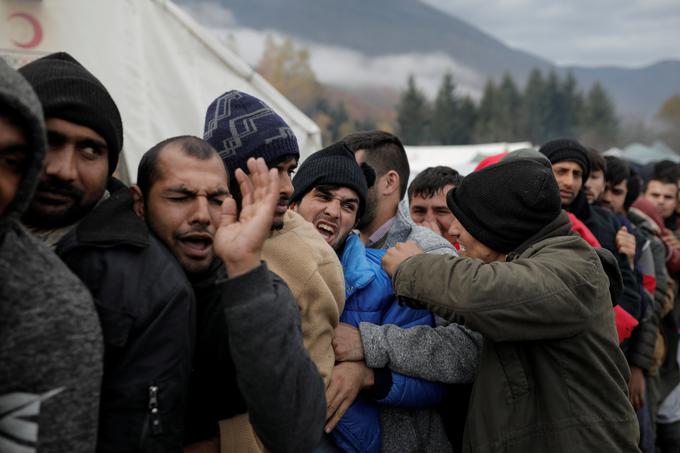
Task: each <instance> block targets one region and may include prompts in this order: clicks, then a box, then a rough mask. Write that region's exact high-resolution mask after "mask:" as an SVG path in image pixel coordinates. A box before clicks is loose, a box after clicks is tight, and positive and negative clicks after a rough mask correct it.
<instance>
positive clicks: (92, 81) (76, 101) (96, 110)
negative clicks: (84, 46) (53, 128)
mask: <svg viewBox="0 0 680 453" xmlns="http://www.w3.org/2000/svg"><path fill="white" fill-rule="evenodd" d="M19 72H20V73H21V75H23V76H24V77H25V78H26V80H28V83H30V84H31V86H32V87H33V89H34V90H35V92H36V94H37V95H38V99H40V103H41V104H42V107H43V111H44V112H45V118H46V119H50V118H59V119H63V120H66V121H70V122H72V123H75V124H78V125H81V126H85V127H89V128H90V129H92V130H93V131H95V132H96V133H98V134H99V135H101V136H102V137H103V138H104V140H105V141H106V145H107V147H108V155H109V175H110V174H112V173H113V172H114V170H115V169H116V166H117V165H118V156H119V155H120V151H121V149H122V148H123V122H122V121H121V119H120V112H118V107H116V103H115V102H114V101H113V98H111V95H110V94H109V92H108V91H107V90H106V88H105V87H104V85H102V83H101V82H100V81H99V80H98V79H97V78H96V77H95V76H94V75H92V73H90V72H89V71H88V70H87V69H85V68H84V67H83V65H81V64H80V63H79V62H78V61H77V60H76V59H75V58H73V57H72V56H71V55H69V54H67V53H65V52H58V53H53V54H50V55H47V56H45V57H42V58H39V59H37V60H35V61H32V62H31V63H29V64H27V65H25V66H23V67H21V68H19Z"/></svg>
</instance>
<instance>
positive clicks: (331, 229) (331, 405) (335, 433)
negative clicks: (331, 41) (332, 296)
mask: <svg viewBox="0 0 680 453" xmlns="http://www.w3.org/2000/svg"><path fill="white" fill-rule="evenodd" d="M374 181H375V172H374V171H373V169H372V168H371V167H370V166H368V165H366V164H362V165H359V164H358V163H357V162H356V160H355V158H354V153H353V152H352V151H351V150H350V149H349V148H348V147H347V145H345V144H344V143H343V142H338V143H335V144H333V145H330V146H328V147H327V148H324V149H322V150H320V151H317V152H316V153H314V154H312V155H311V156H310V157H309V158H308V159H307V160H305V161H304V162H303V163H302V165H301V166H300V168H299V169H298V170H297V172H296V174H295V177H294V178H293V188H294V190H293V194H292V196H291V209H292V210H294V211H296V212H297V213H298V214H300V215H301V216H302V217H303V218H304V219H305V220H306V221H307V222H310V223H311V224H312V225H313V226H314V228H315V229H316V230H317V231H318V232H319V234H321V236H322V237H323V238H324V239H325V241H326V242H327V243H328V244H329V245H331V246H332V247H333V249H334V250H335V252H336V253H337V254H338V256H339V257H340V262H341V263H342V267H343V272H344V277H345V278H344V280H345V294H346V295H347V299H346V301H345V309H344V310H343V312H342V313H341V315H340V321H342V322H343V323H347V324H351V325H353V326H358V325H359V323H360V322H361V321H369V322H372V323H374V324H381V325H382V324H394V325H398V326H402V327H406V326H408V327H411V326H415V325H421V326H422V325H426V326H433V325H434V320H433V317H432V314H431V313H429V312H428V311H426V310H414V309H412V308H409V307H403V306H400V305H399V304H397V302H396V300H395V298H394V293H393V292H392V285H391V282H390V279H389V276H388V275H387V274H386V273H385V272H384V271H383V270H382V269H381V267H380V259H381V258H382V256H383V255H384V253H385V251H384V250H376V249H366V248H365V246H364V244H363V243H362V242H361V239H359V235H358V234H356V233H355V232H353V231H352V230H353V228H354V227H355V226H356V224H357V222H358V220H359V218H360V217H361V214H362V213H363V211H364V209H365V206H366V198H367V194H368V189H369V187H370V186H372V185H373V183H374ZM443 390H444V388H443V387H442V385H441V384H437V383H434V382H429V381H425V380H423V379H419V378H415V377H411V376H405V375H403V374H399V373H396V372H392V371H391V370H390V369H388V368H385V367H381V368H369V367H368V366H367V365H366V363H365V361H363V360H356V361H345V362H342V363H337V364H336V365H335V367H334V368H333V373H332V374H331V381H330V384H329V386H328V389H327V390H326V400H327V403H328V414H329V416H328V422H327V425H326V432H327V433H330V436H331V438H332V439H333V441H334V442H335V444H336V445H338V446H339V447H340V448H341V449H342V450H344V451H362V452H378V451H385V450H381V441H382V442H383V446H384V445H385V444H386V443H387V442H388V440H389V439H390V438H392V439H393V438H395V437H396V436H400V437H399V438H401V439H404V437H401V433H400V431H403V430H404V427H403V426H401V427H400V425H399V424H398V421H399V420H403V419H405V418H408V417H409V415H415V414H413V412H415V411H410V412H411V414H409V415H407V414H395V413H394V412H392V413H389V412H385V411H383V410H380V411H379V408H380V407H381V406H384V405H388V406H396V407H402V408H410V409H414V408H428V407H431V406H435V405H437V404H438V403H440V402H441V399H442V397H443ZM419 416H420V417H421V420H422V419H423V418H426V420H427V421H426V423H425V424H426V425H427V426H429V427H430V430H429V431H428V433H427V435H429V436H431V437H432V438H429V439H427V442H434V444H426V443H423V440H422V439H423V438H424V437H427V436H426V433H421V434H422V435H421V436H419V437H420V439H421V443H419V444H418V445H415V444H413V445H404V444H403V443H402V445H401V449H403V450H405V451H433V450H432V448H433V447H432V446H433V445H436V444H437V443H440V444H442V445H444V444H445V445H448V441H447V440H446V437H445V434H444V430H443V425H442V422H441V419H440V418H439V415H438V414H437V413H436V412H434V411H422V413H421V414H419ZM416 426H417V423H415V422H414V424H413V425H412V426H410V427H409V429H410V430H411V431H413V430H415V429H416V428H415V427H416ZM438 428H439V429H438ZM381 431H382V435H381ZM437 434H438V436H437ZM381 439H382V440H381ZM414 441H415V439H414ZM440 448H441V446H440Z"/></svg>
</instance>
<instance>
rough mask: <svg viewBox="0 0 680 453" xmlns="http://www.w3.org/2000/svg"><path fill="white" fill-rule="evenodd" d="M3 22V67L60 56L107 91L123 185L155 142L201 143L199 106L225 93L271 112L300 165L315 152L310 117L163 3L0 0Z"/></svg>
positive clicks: (315, 131)
mask: <svg viewBox="0 0 680 453" xmlns="http://www.w3.org/2000/svg"><path fill="white" fill-rule="evenodd" d="M3 20H4V21H6V22H5V23H4V24H2V25H0V56H1V57H3V58H5V59H6V60H7V61H8V62H9V64H10V65H12V66H14V67H19V66H21V65H23V64H26V63H28V62H29V61H32V60H34V59H36V58H39V57H41V56H43V55H46V54H48V53H52V52H56V51H60V50H63V51H66V52H69V53H70V54H71V55H73V56H74V57H75V58H76V59H78V60H79V61H80V62H81V63H83V65H84V66H85V67H87V68H88V69H89V70H90V71H91V72H92V73H93V74H95V75H96V76H97V78H99V79H100V80H101V81H102V83H103V84H104V85H105V86H106V87H107V88H108V90H109V92H110V93H111V95H112V96H113V98H114V100H115V101H116V103H117V105H118V108H119V109H120V111H121V115H122V117H123V127H124V130H125V137H124V151H123V155H122V156H123V159H124V160H125V165H124V166H119V170H120V171H121V172H122V173H123V175H124V176H125V175H129V179H130V180H131V181H134V180H135V176H136V173H137V165H138V162H139V159H140V158H141V156H142V154H143V153H144V152H145V151H146V150H147V149H149V148H150V147H151V146H153V145H154V144H156V143H157V142H159V141H161V140H163V139H165V138H168V137H172V136H176V135H183V134H190V135H196V136H199V137H200V136H202V131H203V121H204V117H205V111H206V108H207V107H208V105H209V104H210V102H211V101H212V100H213V99H214V98H216V97H217V96H219V95H220V94H222V93H224V92H225V91H228V90H231V89H236V90H241V91H244V92H247V93H249V94H252V95H253V96H256V97H258V98H260V99H262V100H263V101H265V102H266V103H267V104H268V105H269V106H270V107H272V108H273V109H274V110H276V111H277V113H279V114H280V115H281V116H282V117H283V118H284V119H285V120H286V122H288V123H289V125H290V126H291V128H292V129H293V131H294V132H295V135H296V136H297V139H298V143H299V145H300V150H301V152H302V157H303V158H304V157H306V156H307V155H309V154H310V153H311V152H313V151H316V150H318V149H320V148H321V132H320V130H319V127H318V126H317V125H316V124H315V123H314V122H313V121H312V120H311V119H310V118H308V117H307V116H305V115H304V114H303V113H302V112H301V111H300V110H299V109H297V108H296V107H295V106H294V105H293V104H292V103H291V102H290V101H288V100H287V99H286V98H285V97H283V96H282V95H281V94H280V93H279V92H278V91H276V89H274V88H273V87H272V86H271V85H270V84H269V83H268V82H266V81H265V80H264V79H263V78H262V77H261V76H260V75H259V74H257V73H256V72H255V71H254V70H253V69H252V68H251V67H250V66H248V64H247V63H245V62H244V61H243V59H241V58H240V57H239V56H238V55H237V54H236V53H235V52H234V51H233V50H231V49H229V48H228V47H227V46H225V45H222V44H221V43H220V42H219V41H218V40H217V38H215V37H213V36H212V35H211V34H209V33H208V32H206V31H205V30H203V29H202V28H201V27H200V26H199V25H198V24H197V23H196V22H195V21H194V20H193V19H192V18H191V17H190V16H189V15H188V14H187V13H185V12H184V11H182V10H181V9H180V8H179V7H177V6H176V5H175V4H173V3H172V2H170V1H168V0H115V1H110V0H41V1H35V0H3V1H2V2H0V21H3ZM121 167H123V168H121Z"/></svg>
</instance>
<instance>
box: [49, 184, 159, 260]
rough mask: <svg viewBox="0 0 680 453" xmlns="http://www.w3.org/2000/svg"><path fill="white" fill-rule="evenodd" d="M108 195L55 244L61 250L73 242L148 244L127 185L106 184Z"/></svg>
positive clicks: (88, 243) (144, 225)
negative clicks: (70, 232)
mask: <svg viewBox="0 0 680 453" xmlns="http://www.w3.org/2000/svg"><path fill="white" fill-rule="evenodd" d="M109 190H110V191H111V196H110V197H109V198H108V199H107V200H104V201H103V202H102V203H100V204H98V205H97V206H96V207H95V208H94V209H93V210H92V211H91V212H90V213H89V214H88V215H87V216H85V217H84V218H83V220H82V221H81V222H80V223H79V224H78V226H77V227H76V229H75V231H74V233H75V234H68V235H67V236H66V237H65V238H64V240H63V241H62V242H63V244H62V243H60V244H59V246H58V247H57V248H58V250H59V251H60V252H63V251H64V250H65V249H66V248H67V247H72V246H81V245H85V246H93V247H103V248H106V247H113V246H117V245H129V246H133V247H139V248H144V247H147V246H148V245H149V241H150V240H149V230H148V228H147V226H146V223H145V222H144V220H143V219H141V218H139V216H137V214H135V212H134V210H133V209H132V203H133V199H132V193H131V192H130V189H129V188H128V187H126V186H125V185H123V184H122V183H121V182H119V181H117V180H113V181H112V182H111V183H110V184H109Z"/></svg>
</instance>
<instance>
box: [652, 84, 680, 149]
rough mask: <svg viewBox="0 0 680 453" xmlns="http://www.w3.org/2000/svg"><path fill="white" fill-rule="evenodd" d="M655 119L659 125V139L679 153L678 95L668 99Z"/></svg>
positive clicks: (679, 102)
mask: <svg viewBox="0 0 680 453" xmlns="http://www.w3.org/2000/svg"><path fill="white" fill-rule="evenodd" d="M655 118H656V119H657V120H658V121H659V122H660V123H661V127H662V131H661V133H660V138H661V139H662V140H664V141H665V142H666V143H667V144H668V145H669V146H670V147H671V148H673V149H674V150H675V151H676V152H679V153H680V94H674V95H673V96H671V97H670V98H668V99H667V100H666V101H665V102H664V103H663V104H662V105H661V108H659V111H658V112H657V113H656V116H655Z"/></svg>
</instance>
